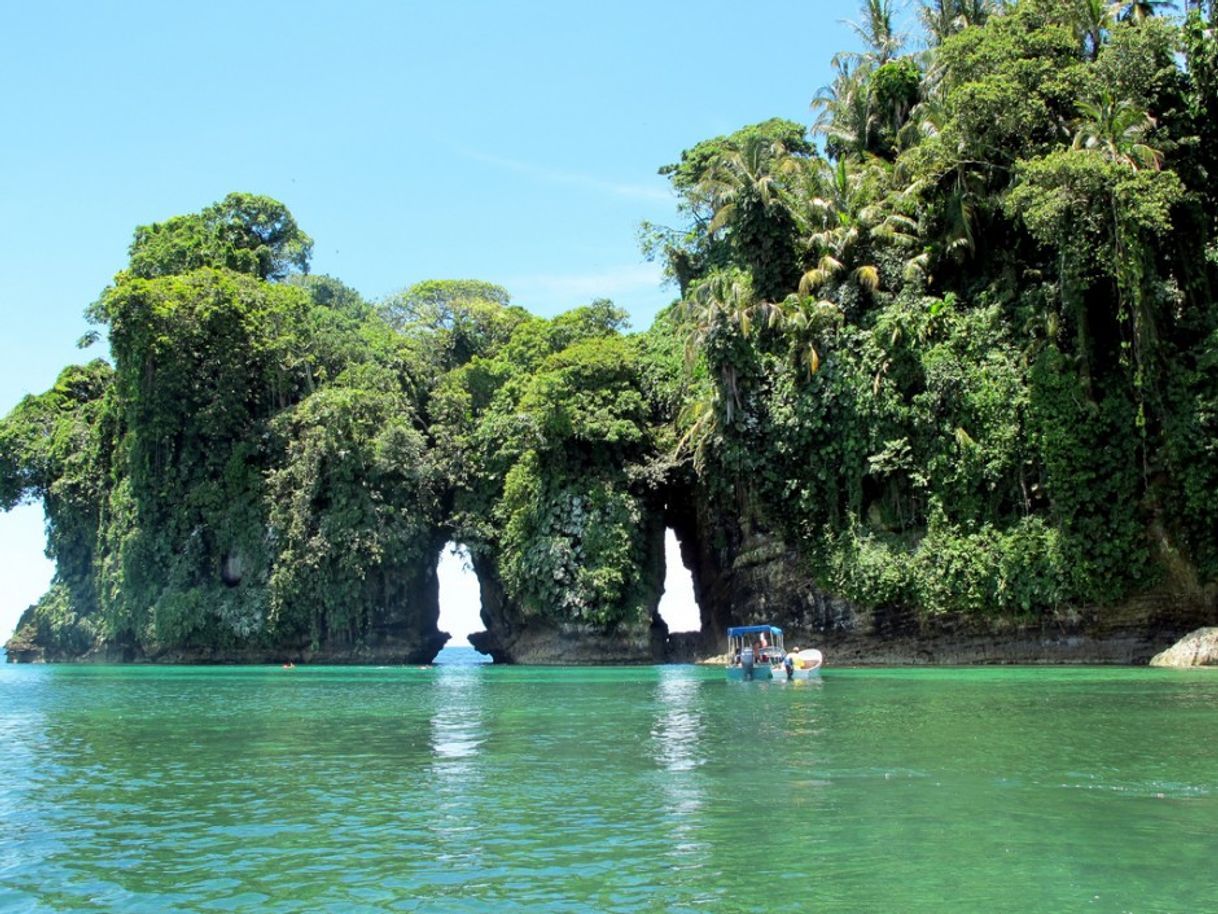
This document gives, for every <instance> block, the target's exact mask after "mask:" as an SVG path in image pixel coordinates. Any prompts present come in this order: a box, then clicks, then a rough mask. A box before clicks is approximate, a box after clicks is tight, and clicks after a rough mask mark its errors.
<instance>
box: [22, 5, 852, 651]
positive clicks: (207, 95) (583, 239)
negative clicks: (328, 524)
mask: <svg viewBox="0 0 1218 914" xmlns="http://www.w3.org/2000/svg"><path fill="white" fill-rule="evenodd" d="M856 10H857V6H856V5H855V4H854V3H844V4H843V3H832V2H817V0H812V2H809V0H804V2H790V3H776V2H770V0H754V2H751V3H748V4H740V3H737V2H722V0H710V2H700V3H697V4H693V3H679V4H678V3H662V2H661V3H655V2H648V3H642V2H636V0H619V2H615V3H608V4H586V5H585V4H573V3H569V2H566V3H559V2H526V0H521V2H517V3H503V2H458V0H449V2H443V3H441V2H435V3H430V4H421V3H411V2H381V3H370V2H358V0H348V2H343V3H341V4H339V3H307V2H305V3H301V2H296V3H291V4H288V3H277V2H265V3H261V2H259V3H251V2H240V3H236V2H209V3H205V4H179V3H164V2H161V3H155V4H154V3H147V2H125V3H97V2H76V3H62V2H54V0H51V2H40V3H28V4H18V3H12V4H7V5H6V8H5V14H4V18H5V25H4V29H3V30H2V31H0V84H2V85H3V86H4V91H3V92H2V93H0V118H2V122H3V124H4V125H5V128H6V130H5V133H6V135H5V140H4V142H3V143H0V226H2V227H3V228H2V231H3V237H2V239H0V414H4V413H7V412H8V410H9V409H11V408H12V407H13V406H14V405H15V404H16V403H17V402H18V400H20V398H21V397H22V396H24V395H25V394H27V393H36V392H40V391H43V390H45V389H46V388H47V387H49V386H50V384H51V383H52V382H53V381H54V378H55V376H56V374H57V373H58V372H59V370H60V369H61V368H62V367H63V366H64V365H67V364H69V363H71V362H73V361H79V360H81V359H83V358H89V357H92V355H93V354H94V353H92V352H90V353H81V352H79V351H78V350H76V348H75V346H74V343H75V341H76V340H77V339H78V338H79V337H80V336H81V335H82V334H83V333H84V332H85V331H86V330H87V329H88V326H87V325H86V323H85V321H84V318H83V317H82V310H83V309H84V307H85V306H86V305H87V304H88V303H89V302H91V301H92V300H94V298H96V296H97V294H98V292H99V291H101V289H102V288H103V287H104V286H105V285H106V283H107V282H108V280H109V278H110V277H111V276H112V275H113V274H114V273H115V272H116V271H117V270H119V269H120V268H121V267H122V266H123V264H124V262H125V258H126V248H127V244H128V242H129V241H130V237H131V231H132V229H133V228H134V227H135V226H136V225H139V224H143V223H148V222H153V221H157V220H161V219H164V218H167V217H169V216H172V215H175V214H178V213H186V212H193V211H197V210H199V209H201V208H202V207H204V206H206V205H207V204H209V203H211V202H213V201H215V200H218V199H220V198H221V197H223V196H224V195H225V194H226V193H228V192H229V191H233V190H243V191H251V192H256V193H262V194H268V195H270V196H272V197H275V198H277V199H279V200H282V201H283V202H284V203H286V204H287V205H288V207H289V208H290V209H291V210H292V212H293V213H294V214H295V216H296V219H297V221H298V222H299V223H300V225H301V226H302V227H303V228H304V229H305V231H307V232H309V233H310V234H311V235H312V236H313V238H314V239H315V241H316V247H315V252H314V259H313V270H314V272H318V273H330V274H332V275H335V276H337V277H339V278H340V279H342V280H343V281H345V282H346V283H348V284H349V285H352V286H354V287H355V288H357V289H359V290H360V291H361V292H362V293H364V295H365V296H368V297H373V298H375V297H379V296H381V295H384V294H386V293H389V292H392V291H394V290H396V289H399V288H401V287H403V286H406V285H409V284H410V283H413V282H416V281H418V280H422V279H428V278H448V277H473V278H479V279H486V280H490V281H493V282H497V283H500V284H502V285H504V286H506V287H507V288H508V290H509V291H510V292H511V293H512V295H513V298H514V300H515V301H516V302H517V303H518V304H521V305H524V306H525V307H527V308H529V309H531V310H533V311H535V312H537V313H539V314H545V315H549V314H554V313H557V312H559V311H562V310H565V309H567V308H570V307H575V306H577V305H580V304H584V303H586V302H588V301H590V300H591V299H592V298H596V297H609V298H612V299H614V300H615V301H616V302H617V303H618V304H619V305H621V306H622V307H624V308H626V309H627V310H628V311H629V312H630V314H631V316H632V319H633V322H634V326H635V327H636V328H637V329H644V328H645V327H646V326H647V325H648V324H649V323H650V321H651V318H652V316H653V315H654V314H655V312H656V310H657V309H658V308H660V307H662V306H663V305H664V304H666V303H667V302H668V301H669V300H670V299H671V298H672V294H673V293H672V290H671V289H668V288H662V287H661V286H660V283H659V269H658V267H657V266H656V265H652V264H647V263H645V262H644V261H643V260H642V258H641V256H640V254H639V252H638V246H637V243H636V240H635V236H636V231H637V227H638V224H639V222H640V221H642V220H644V219H649V220H652V221H654V222H659V223H663V224H674V223H675V219H676V213H675V204H674V201H673V199H672V197H671V195H670V194H669V192H668V189H667V184H666V182H665V181H664V179H662V178H660V177H658V176H657V175H656V169H657V168H658V167H659V166H661V165H663V164H665V163H668V162H672V161H675V160H676V159H677V158H679V156H680V153H681V150H682V149H684V148H687V147H689V146H691V145H693V144H694V143H696V142H697V141H698V140H701V139H705V138H707V137H711V136H715V135H718V134H722V133H726V132H730V131H732V130H734V129H736V128H738V127H740V126H743V125H744V124H747V123H753V122H756V121H760V120H764V119H766V118H769V117H773V116H781V117H787V118H791V119H793V120H797V121H801V122H804V123H808V122H809V120H810V114H809V110H808V103H809V100H810V99H811V98H812V96H813V95H814V94H815V92H816V90H817V89H818V88H819V87H820V86H821V85H823V84H824V83H826V82H827V81H828V80H829V78H830V67H829V59H830V57H831V56H832V54H833V53H834V52H835V51H837V50H839V49H841V48H844V47H851V46H853V43H854V42H853V36H851V35H850V34H849V32H848V29H847V28H846V27H845V26H844V25H843V24H842V23H841V20H842V19H843V18H849V17H853V16H854V15H855V14H856ZM98 348H104V347H98ZM101 354H104V352H103V353H101ZM42 548H43V541H42V517H41V509H40V508H38V507H27V508H20V509H18V510H16V511H14V512H11V513H10V514H8V515H0V639H3V638H6V637H7V635H8V633H9V632H11V630H12V627H13V625H14V623H15V622H16V618H17V616H18V615H19V613H20V612H21V610H22V609H24V608H25V606H26V605H28V604H29V603H30V602H32V601H33V600H35V599H36V598H37V597H38V595H39V594H40V593H41V592H42V591H43V590H44V589H45V587H46V584H47V581H48V580H49V577H50V573H51V569H50V565H49V563H48V562H47V561H46V560H45V558H43V556H42Z"/></svg>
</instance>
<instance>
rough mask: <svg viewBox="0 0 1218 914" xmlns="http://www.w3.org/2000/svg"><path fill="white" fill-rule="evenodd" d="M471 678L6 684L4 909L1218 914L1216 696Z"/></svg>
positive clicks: (43, 669) (1108, 672)
mask: <svg viewBox="0 0 1218 914" xmlns="http://www.w3.org/2000/svg"><path fill="white" fill-rule="evenodd" d="M484 659H485V658H482V657H481V655H478V654H476V653H475V652H473V651H472V650H471V649H469V648H465V649H460V648H456V649H449V650H446V651H445V652H444V653H442V654H441V656H440V657H439V658H438V662H437V663H436V664H435V665H433V666H425V667H418V666H384V667H312V666H297V667H295V668H293V669H283V668H281V667H278V666H264V667H249V666H246V667H214V666H213V667H199V666H193V667H192V666H73V665H63V666H16V665H12V664H9V665H5V666H3V667H2V668H0V828H2V829H3V832H2V834H0V911H32V912H38V911H122V912H176V911H192V912H194V911H257V912H280V911H282V912H298V911H299V912H304V911H341V912H380V911H428V912H432V911H434V912H463V911H470V912H474V911H476V912H517V911H529V912H585V911H586V912H634V911H647V912H661V911H662V912H693V911H708V912H745V911H748V912H754V911H759V910H772V911H792V912H795V911H799V912H803V911H808V912H854V911H857V912H883V911H894V912H923V911H925V912H952V911H960V912H982V911H985V912H1031V911H1045V912H1061V911H1086V912H1204V911H1218V866H1215V860H1218V670H1212V669H1211V670H1190V671H1168V670H1151V669H1131V668H1088V667H984V668H910V669H836V668H834V667H833V666H832V665H830V666H828V667H826V668H825V670H824V672H823V675H822V677H821V679H820V680H819V681H812V682H804V683H782V682H776V683H731V682H727V681H726V680H725V677H724V675H723V670H722V669H721V668H714V667H699V666H642V667H582V668H580V667H576V668H544V667H527V666H520V667H505V666H493V665H489V664H486V663H484V662H481V661H482V660H484ZM831 659H832V658H830V662H831Z"/></svg>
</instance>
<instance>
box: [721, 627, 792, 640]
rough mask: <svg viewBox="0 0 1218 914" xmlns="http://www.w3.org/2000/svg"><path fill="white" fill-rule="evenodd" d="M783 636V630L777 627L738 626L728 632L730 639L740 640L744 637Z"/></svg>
mask: <svg viewBox="0 0 1218 914" xmlns="http://www.w3.org/2000/svg"><path fill="white" fill-rule="evenodd" d="M761 634H766V635H781V634H782V629H781V628H779V627H778V626H776V625H736V626H733V627H732V628H729V629H728V630H727V636H728V637H729V638H739V637H741V636H743V635H761Z"/></svg>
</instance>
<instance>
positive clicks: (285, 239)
mask: <svg viewBox="0 0 1218 914" xmlns="http://www.w3.org/2000/svg"><path fill="white" fill-rule="evenodd" d="M312 252H313V239H311V238H310V237H309V236H308V235H306V234H305V233H304V232H302V231H301V230H300V228H299V227H298V226H297V225H296V220H295V219H294V218H293V217H292V214H291V213H290V212H289V211H288V208H287V207H286V206H284V205H283V204H282V203H280V202H279V201H278V200H272V199H271V198H270V197H263V196H258V195H256V194H244V193H232V194H229V195H228V196H227V197H225V198H224V199H223V200H222V201H220V202H219V203H215V204H213V205H211V206H209V207H207V209H205V210H203V211H202V212H201V213H197V214H193V215H189V216H174V217H173V218H172V219H168V220H166V221H165V222H158V223H153V224H152V225H142V226H140V227H139V228H137V229H136V230H135V237H134V239H133V240H132V242H131V248H130V255H131V262H130V268H129V269H130V271H131V273H132V275H134V276H138V277H140V278H142V279H153V278H155V277H157V276H170V275H173V274H177V273H187V272H189V271H191V270H195V269H198V268H199V267H216V268H220V269H227V270H234V271H236V272H238V273H249V274H250V275H252V276H256V277H258V278H259V279H283V278H285V277H286V276H288V275H289V274H291V273H294V272H300V273H307V272H308V271H309V258H310V256H311V255H312Z"/></svg>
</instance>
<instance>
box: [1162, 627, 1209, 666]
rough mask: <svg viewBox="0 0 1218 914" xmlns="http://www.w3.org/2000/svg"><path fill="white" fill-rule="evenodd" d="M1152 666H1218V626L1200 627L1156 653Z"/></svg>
mask: <svg viewBox="0 0 1218 914" xmlns="http://www.w3.org/2000/svg"><path fill="white" fill-rule="evenodd" d="M1150 665H1151V666H1169V667H1190V666H1218V626H1210V627H1208V628H1199V629H1197V630H1196V631H1195V632H1192V633H1190V634H1188V635H1185V636H1184V637H1183V638H1181V639H1180V640H1179V641H1177V642H1176V643H1175V644H1173V645H1172V646H1171V647H1169V648H1168V649H1167V650H1165V651H1163V652H1162V653H1160V654H1155V656H1154V657H1153V658H1151V661H1150Z"/></svg>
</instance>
